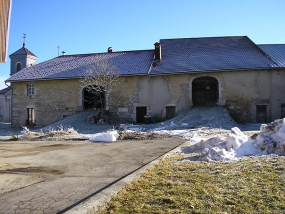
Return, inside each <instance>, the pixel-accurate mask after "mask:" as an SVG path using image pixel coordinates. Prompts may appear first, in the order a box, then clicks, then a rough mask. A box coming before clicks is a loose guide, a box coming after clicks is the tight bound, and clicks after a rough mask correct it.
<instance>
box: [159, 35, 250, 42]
mask: <svg viewBox="0 0 285 214" xmlns="http://www.w3.org/2000/svg"><path fill="white" fill-rule="evenodd" d="M237 37H247V38H248V36H207V37H189V38H171V39H160V41H161V40H176V39H210V38H237Z"/></svg>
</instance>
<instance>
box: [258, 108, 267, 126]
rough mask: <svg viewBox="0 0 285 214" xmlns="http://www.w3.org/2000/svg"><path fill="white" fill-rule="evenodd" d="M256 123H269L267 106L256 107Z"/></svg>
mask: <svg viewBox="0 0 285 214" xmlns="http://www.w3.org/2000/svg"><path fill="white" fill-rule="evenodd" d="M256 122H258V123H267V106H266V105H257V106H256Z"/></svg>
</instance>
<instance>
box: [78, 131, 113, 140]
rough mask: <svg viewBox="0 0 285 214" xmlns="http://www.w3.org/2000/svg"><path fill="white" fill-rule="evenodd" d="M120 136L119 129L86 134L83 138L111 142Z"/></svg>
mask: <svg viewBox="0 0 285 214" xmlns="http://www.w3.org/2000/svg"><path fill="white" fill-rule="evenodd" d="M117 137H118V132H117V131H110V132H106V133H100V134H95V135H84V136H82V139H86V140H89V141H92V142H105V143H111V142H115V141H116V140H117Z"/></svg>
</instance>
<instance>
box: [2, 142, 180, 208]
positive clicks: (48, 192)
mask: <svg viewBox="0 0 285 214" xmlns="http://www.w3.org/2000/svg"><path fill="white" fill-rule="evenodd" d="M183 142H184V140H182V139H175V138H170V139H162V140H145V141H118V142H115V143H107V144H102V143H91V142H88V141H70V142H67V141H64V142H60V141H56V142H43V141H41V142H9V143H8V142H0V213H57V212H61V211H64V210H66V208H68V207H72V206H73V205H75V204H76V203H77V202H79V201H80V200H81V199H83V198H86V197H88V196H90V195H92V194H93V193H94V192H96V191H98V190H100V189H102V188H104V187H105V186H106V185H108V184H110V183H112V182H114V181H116V180H117V179H119V178H121V177H123V176H124V175H126V174H128V173H130V172H132V171H134V170H135V169H137V168H139V167H141V166H143V165H144V164H146V163H148V162H150V161H152V160H154V159H156V158H157V157H159V156H160V155H162V154H164V153H166V152H168V151H169V150H171V149H173V148H175V147H176V146H178V145H180V144H181V143H183Z"/></svg>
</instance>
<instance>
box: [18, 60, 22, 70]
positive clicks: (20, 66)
mask: <svg viewBox="0 0 285 214" xmlns="http://www.w3.org/2000/svg"><path fill="white" fill-rule="evenodd" d="M21 69H22V65H21V63H20V62H18V63H17V72H18V71H20V70H21Z"/></svg>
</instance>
